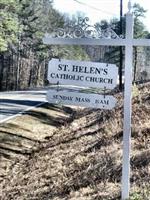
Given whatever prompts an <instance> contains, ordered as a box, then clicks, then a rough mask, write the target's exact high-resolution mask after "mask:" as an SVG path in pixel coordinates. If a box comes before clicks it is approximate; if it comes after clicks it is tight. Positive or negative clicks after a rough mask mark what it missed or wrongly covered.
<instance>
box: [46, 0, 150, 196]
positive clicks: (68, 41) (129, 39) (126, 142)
mask: <svg viewBox="0 0 150 200" xmlns="http://www.w3.org/2000/svg"><path fill="white" fill-rule="evenodd" d="M128 9H129V11H128V13H127V14H126V34H125V38H124V39H122V38H118V37H116V35H115V34H112V30H111V31H109V34H107V37H106V38H105V35H104V36H103V37H101V35H100V34H99V33H98V34H99V35H100V37H99V38H95V35H94V33H93V34H91V35H90V33H92V32H90V31H89V32H87V31H86V30H85V31H84V35H85V36H87V38H84V37H83V33H82V32H81V38H79V37H76V38H71V37H70V38H69V36H70V33H69V32H67V33H63V31H62V30H61V34H62V35H63V36H64V35H65V34H66V37H64V38H57V37H53V38H51V37H50V36H48V35H46V37H45V38H44V39H43V42H44V44H55V45H56V44H59V45H102V46H124V47H125V91H124V122H123V167H122V195H121V199H122V200H126V199H128V198H129V191H130V151H131V99H132V95H131V91H132V63H133V46H150V39H133V15H132V13H131V2H130V1H129V3H128ZM78 33H79V32H78ZM111 34H112V36H113V37H112V38H111V37H110V36H111ZM114 36H115V38H114Z"/></svg>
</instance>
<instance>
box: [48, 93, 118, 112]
mask: <svg viewBox="0 0 150 200" xmlns="http://www.w3.org/2000/svg"><path fill="white" fill-rule="evenodd" d="M47 100H48V102H50V103H55V104H63V105H75V106H83V107H91V108H101V109H108V110H109V109H112V108H114V107H115V104H116V102H117V101H116V99H115V98H114V97H113V96H109V95H106V96H104V95H99V94H92V93H89V94H87V93H82V92H77V91H74V92H68V91H62V90H61V91H57V90H54V89H50V90H48V92H47Z"/></svg>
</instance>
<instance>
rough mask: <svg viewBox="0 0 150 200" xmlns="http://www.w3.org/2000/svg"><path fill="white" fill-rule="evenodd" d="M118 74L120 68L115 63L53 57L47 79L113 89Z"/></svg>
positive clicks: (54, 81) (55, 81)
mask: <svg viewBox="0 0 150 200" xmlns="http://www.w3.org/2000/svg"><path fill="white" fill-rule="evenodd" d="M117 75H118V68H117V66H116V65H114V64H107V63H98V62H85V61H84V62H83V61H75V60H64V59H61V60H59V59H52V60H51V61H50V62H49V65H48V77H47V79H48V80H49V82H50V83H57V82H59V84H60V85H75V86H81V87H83V86H84V87H94V88H104V87H105V88H106V89H113V88H115V87H116V85H117Z"/></svg>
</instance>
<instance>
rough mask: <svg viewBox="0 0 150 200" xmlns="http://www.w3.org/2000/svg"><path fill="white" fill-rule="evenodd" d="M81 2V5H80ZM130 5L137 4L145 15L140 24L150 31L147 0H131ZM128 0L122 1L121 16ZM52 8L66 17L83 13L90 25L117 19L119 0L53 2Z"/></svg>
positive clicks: (57, 0)
mask: <svg viewBox="0 0 150 200" xmlns="http://www.w3.org/2000/svg"><path fill="white" fill-rule="evenodd" d="M80 2H81V3H80ZM131 2H132V5H133V4H134V3H139V4H140V5H141V6H142V7H143V8H144V9H145V10H147V13H146V14H145V18H142V22H143V23H144V24H145V26H146V28H147V30H148V31H150V6H149V1H148V0H131ZM82 3H83V4H82ZM127 5H128V0H123V14H125V13H126V12H127ZM53 6H54V8H55V9H57V10H58V11H59V12H61V13H67V14H68V15H70V16H72V15H76V14H77V13H84V16H86V17H89V19H90V23H91V24H94V23H95V22H99V21H101V20H102V19H107V20H110V19H112V18H114V17H115V18H119V14H120V0H54V3H53Z"/></svg>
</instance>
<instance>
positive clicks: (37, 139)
mask: <svg viewBox="0 0 150 200" xmlns="http://www.w3.org/2000/svg"><path fill="white" fill-rule="evenodd" d="M149 88H150V85H149V84H148V85H146V86H142V87H141V88H140V89H139V95H138V96H136V97H135V98H134V100H133V116H132V155H131V167H132V174H131V186H132V188H131V191H132V192H133V193H135V192H138V193H141V194H140V195H143V196H141V197H140V198H141V200H146V198H149V197H148V195H149V194H148V192H147V190H149V188H150V98H149V97H150V91H149ZM116 96H117V98H118V99H120V100H119V103H118V105H117V107H116V108H115V109H113V110H111V111H102V110H92V109H81V110H79V109H76V110H73V111H72V110H69V108H68V109H67V108H65V109H63V110H61V109H60V108H56V107H55V109H54V108H53V111H54V110H55V111H56V110H57V111H58V113H57V116H56V115H55V114H54V113H53V115H51V114H50V113H51V110H50V107H49V106H48V105H47V106H46V107H45V108H38V109H36V110H35V111H34V112H33V111H32V112H29V113H28V115H24V116H22V117H20V118H19V119H16V120H13V121H11V125H10V124H9V123H8V124H3V126H2V127H1V128H0V130H1V131H4V130H5V131H6V129H7V131H8V132H13V131H14V132H13V133H15V134H16V133H17V134H18V133H19V134H20V135H22V136H24V137H28V138H30V139H31V141H30V142H29V141H28V142H27V141H26V142H27V145H26V146H27V147H26V149H25V150H27V152H30V153H29V154H27V155H26V154H23V158H22V157H20V154H17V155H15V159H14V163H13V164H10V163H9V167H8V166H7V165H8V160H12V159H10V158H7V163H5V160H3V162H2V163H3V164H4V163H5V170H4V169H3V170H4V171H5V174H3V177H2V179H3V180H1V182H0V186H1V191H2V193H1V199H2V200H10V199H14V200H117V199H120V181H121V165H122V163H121V162H122V118H123V110H122V100H121V95H120V94H117V95H116ZM55 111H54V112H55ZM39 112H40V115H39ZM37 113H38V114H37ZM31 123H32V125H31ZM12 124H13V125H14V126H12ZM9 125H10V126H9ZM16 125H17V127H15V126H16ZM33 125H34V126H33ZM7 126H9V127H7ZM18 126H19V128H18ZM12 129H13V130H12ZM16 130H17V131H16ZM15 131H16V132H15ZM8 136H9V135H8ZM15 137H17V136H15ZM24 139H25V138H24ZM24 139H23V138H22V139H20V143H21V145H22V144H23V145H22V146H21V148H25V147H24V146H25V145H24V143H25V142H24V143H23V142H22V141H23V140H24ZM13 140H14V138H13V139H12V147H13V148H14V146H13V144H14V143H13ZM17 144H18V143H17ZM25 144H26V143H25ZM16 146H17V145H16ZM35 146H36V148H35ZM16 148H19V147H16ZM29 149H30V151H29ZM25 150H24V151H25ZM21 156H22V155H21ZM3 158H4V156H3ZM20 158H21V159H20ZM5 159H6V158H5ZM3 167H4V166H3ZM147 188H148V189H147ZM146 189H147V190H146ZM145 193H146V194H145ZM144 195H145V196H144ZM146 195H147V197H146ZM140 198H139V200H140ZM144 198H145V199H144Z"/></svg>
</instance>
